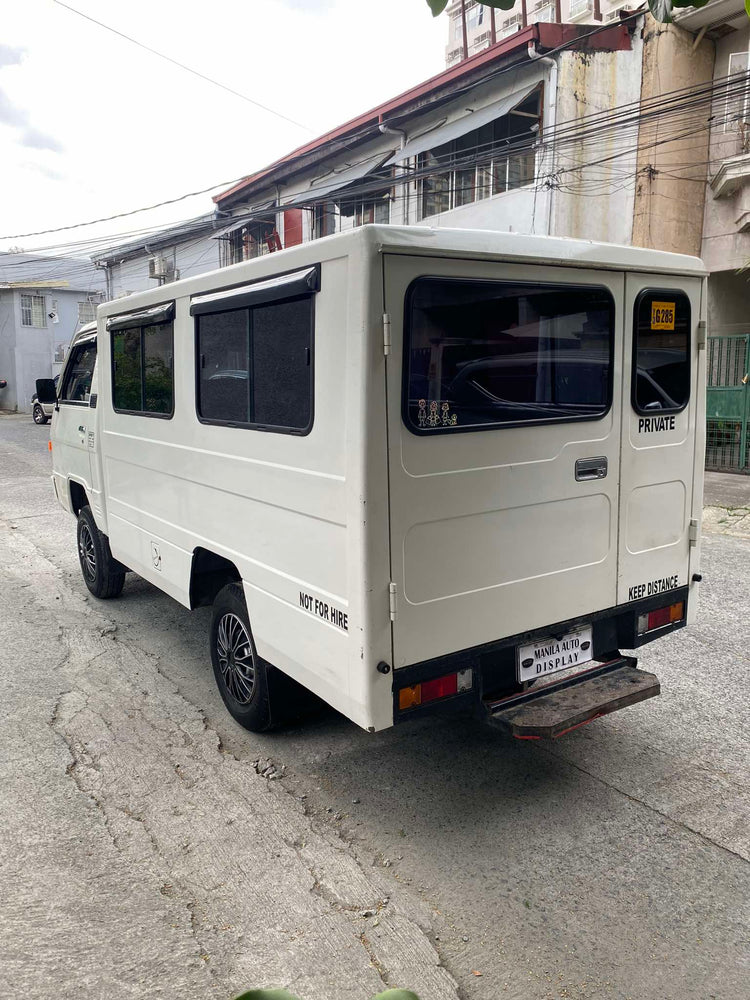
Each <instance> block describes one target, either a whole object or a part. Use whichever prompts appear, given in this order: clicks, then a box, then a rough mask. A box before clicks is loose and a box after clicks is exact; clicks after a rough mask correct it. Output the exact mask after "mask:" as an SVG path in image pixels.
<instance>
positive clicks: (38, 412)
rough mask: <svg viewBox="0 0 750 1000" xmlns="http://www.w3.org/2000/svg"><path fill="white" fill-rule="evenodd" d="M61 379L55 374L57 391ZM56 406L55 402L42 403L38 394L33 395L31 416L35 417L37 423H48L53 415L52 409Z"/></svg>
mask: <svg viewBox="0 0 750 1000" xmlns="http://www.w3.org/2000/svg"><path fill="white" fill-rule="evenodd" d="M59 381H60V376H59V375H55V378H54V382H55V391H57V383H58V382H59ZM54 408H55V404H54V403H40V402H39V399H38V398H37V394H36V393H34V395H33V396H32V397H31V416H32V417H33V419H34V423H35V424H46V423H47V421H48V420H49V418H50V417H51V416H52V410H53V409H54Z"/></svg>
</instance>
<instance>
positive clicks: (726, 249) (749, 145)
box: [701, 22, 750, 314]
mask: <svg viewBox="0 0 750 1000" xmlns="http://www.w3.org/2000/svg"><path fill="white" fill-rule="evenodd" d="M748 50H750V22H748V25H747V27H745V28H744V29H743V30H740V31H733V32H732V33H731V34H730V35H727V36H726V37H724V38H721V39H720V40H719V41H718V42H717V43H716V68H715V71H714V79H715V80H720V79H722V78H724V77H726V76H727V74H728V72H729V57H730V55H731V54H732V53H733V52H747V51H748ZM741 104H742V102H741V100H739V99H736V98H735V99H734V100H733V101H732V102H731V103H730V106H729V107H728V106H727V95H726V93H725V92H723V91H722V90H721V89H718V90H717V92H716V96H715V99H714V105H713V109H712V110H713V112H714V115H715V123H714V126H713V128H712V129H711V145H710V150H709V160H710V162H709V174H708V176H709V180H710V179H711V178H712V177H714V176H715V175H716V173H717V171H718V170H719V169H720V168H721V165H722V163H723V162H724V161H725V160H727V159H729V158H731V157H735V156H740V155H742V154H743V153H745V152H747V151H750V135H749V134H748V133H747V132H746V133H745V141H744V143H743V133H742V131H741V129H740V128H739V127H738V126H739V122H735V121H729V122H728V121H727V118H732V117H734V116H735V115H739V113H740V112H741ZM746 117H747V116H746ZM749 196H750V181H748V180H745V182H744V184H742V185H739V186H738V187H737V188H736V189H735V190H734V191H732V192H731V193H718V192H714V191H713V190H712V189H711V188H709V189H708V192H707V194H706V211H705V219H704V226H703V245H702V248H701V255H702V257H703V259H704V261H705V262H706V266H707V267H708V269H709V271H724V270H728V269H737V268H740V267H742V266H743V265H745V264H746V263H747V262H748V260H750V232H744V233H743V232H738V231H737V220H738V218H739V217H740V215H741V214H742V211H743V207H744V206H746V205H747V203H748V200H749ZM745 210H747V208H745ZM718 305H719V306H720V303H719V304H718ZM745 310H746V314H750V306H748V304H747V299H745Z"/></svg>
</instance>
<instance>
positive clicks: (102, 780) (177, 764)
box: [0, 416, 750, 1000]
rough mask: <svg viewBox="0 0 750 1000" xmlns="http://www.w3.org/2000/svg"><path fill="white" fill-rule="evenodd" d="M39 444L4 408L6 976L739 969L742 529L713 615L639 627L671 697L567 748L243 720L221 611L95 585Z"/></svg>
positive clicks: (210, 994) (89, 985) (670, 975)
mask: <svg viewBox="0 0 750 1000" xmlns="http://www.w3.org/2000/svg"><path fill="white" fill-rule="evenodd" d="M46 441H47V434H46V433H45V429H44V428H39V427H36V426H35V425H33V423H32V422H31V420H30V418H29V417H21V416H18V417H16V416H13V417H8V416H5V417H0V557H1V558H2V561H3V563H2V564H3V572H2V575H1V576H0V639H1V640H2V648H3V651H4V654H5V655H4V658H3V667H4V669H3V677H4V680H5V685H4V692H3V693H4V697H3V699H2V702H0V705H1V709H0V710H1V711H2V716H3V718H2V721H3V725H2V729H1V730H0V741H1V742H2V752H1V753H0V767H1V768H2V776H1V777H2V784H1V786H0V787H2V810H1V811H0V879H1V880H2V881H1V883H0V884H1V886H2V896H3V899H4V905H3V906H2V907H1V908H0V927H1V928H2V935H3V959H2V987H0V995H3V996H4V995H7V996H8V997H20V996H24V997H27V998H29V1000H42V998H44V1000H46V998H48V997H51V996H55V997H60V998H71V1000H72V998H73V997H76V998H77V1000H79V998H83V1000H100V998H101V1000H104V998H105V997H106V998H109V997H112V996H117V997H119V996H134V997H135V996H137V997H139V998H157V997H169V998H170V1000H171V998H177V1000H181V998H185V1000H187V998H188V997H190V998H191V1000H192V998H195V997H201V998H202V1000H203V998H222V1000H224V998H226V1000H229V998H230V997H232V996H234V995H236V994H238V993H240V992H242V990H245V989H249V988H252V987H258V986H285V987H286V988H288V989H289V990H291V992H292V993H295V994H297V995H299V996H300V997H302V998H303V1000H328V998H330V1000H339V998H342V1000H343V998H347V1000H348V998H352V1000H353V998H355V997H356V998H359V1000H368V998H369V997H371V996H372V995H373V994H374V993H376V992H378V990H380V989H383V988H384V984H385V985H388V986H395V985H399V986H405V987H409V988H411V989H414V990H415V991H416V992H417V993H418V994H419V995H420V997H421V998H422V1000H433V998H437V1000H442V998H461V1000H469V998H470V1000H495V998H497V997H513V998H518V1000H521V998H524V1000H537V998H538V1000H548V998H549V1000H563V998H569V997H570V998H572V997H582V998H594V997H596V998H599V997H601V998H623V1000H624V998H627V997H632V998H634V1000H635V998H638V1000H644V998H653V1000H665V998H670V997H674V998H675V1000H677V998H679V1000H693V998H694V1000H708V998H712V997H713V998H722V1000H723V998H727V1000H728V998H730V997H731V998H732V1000H735V998H738V997H740V996H743V995H746V992H747V982H748V981H750V968H748V965H749V964H750V944H749V943H748V942H749V941H750V935H749V934H748V930H749V927H748V900H750V877H749V868H748V860H749V857H750V793H749V789H748V781H747V776H748V773H750V769H749V768H748V764H749V763H750V761H748V746H749V744H750V741H749V740H748V736H749V735H750V725H749V724H748V723H749V722H750V711H749V709H748V699H747V696H746V691H747V683H748V673H749V670H748V668H749V667H750V660H749V658H748V638H750V635H749V631H750V630H749V629H748V625H747V609H748V601H749V600H750V585H749V583H748V580H749V579H750V575H749V574H748V573H747V572H746V570H745V569H744V566H745V564H746V563H747V559H748V556H750V542H748V541H747V540H745V539H743V538H739V537H733V536H729V535H706V536H705V538H704V552H705V556H704V567H703V570H704V576H705V580H706V582H705V584H704V593H703V598H702V600H703V605H702V614H701V620H700V623H699V625H698V626H696V627H693V628H692V629H687V630H685V631H684V632H681V633H678V634H676V635H675V636H673V637H672V638H671V640H667V641H666V642H664V643H654V644H653V646H652V647H651V648H650V649H649V648H648V647H647V648H646V649H645V650H643V651H642V652H641V660H642V663H643V665H644V667H645V668H646V669H651V670H654V671H655V672H656V673H657V674H658V675H659V676H660V678H661V681H662V688H663V694H662V696H661V697H660V698H658V699H654V700H652V701H651V702H648V703H646V704H644V705H640V706H635V707H633V708H631V709H628V710H626V711H624V712H621V713H617V714H615V715H613V716H610V717H608V718H607V719H603V720H600V721H599V722H597V723H594V724H592V725H591V726H589V727H586V728H585V729H583V730H580V731H578V732H576V733H572V734H570V736H568V737H566V738H565V739H563V740H560V741H558V742H556V743H555V744H552V745H547V744H540V745H532V744H528V743H526V744H519V743H513V742H511V741H509V740H506V739H505V738H504V737H502V736H501V735H499V734H498V733H496V732H494V731H492V730H487V729H482V728H479V727H477V725H476V724H475V723H473V722H471V721H469V720H463V719H447V720H440V719H432V720H424V721H422V722H419V723H415V724H413V725H410V726H403V727H399V728H398V729H394V730H390V731H387V732H384V733H379V734H376V735H375V736H373V735H370V734H367V733H363V732H361V731H360V730H358V729H356V727H354V726H353V725H351V724H350V723H348V722H347V721H346V720H343V719H342V718H341V717H339V716H338V715H336V714H335V713H333V712H331V711H322V712H320V713H319V714H318V715H316V716H314V717H313V718H311V719H310V720H308V721H307V722H306V723H304V724H299V725H297V726H295V727H293V728H290V729H287V730H285V731H283V732H281V733H277V734H270V735H255V734H251V733H247V732H245V731H243V730H242V729H240V728H239V727H237V726H236V725H235V724H234V722H233V721H232V719H231V718H230V717H229V716H228V715H227V714H226V712H225V711H224V709H223V706H222V703H221V700H220V698H219V695H218V693H217V692H216V690H215V688H214V683H213V677H212V672H211V669H210V663H209V661H208V654H207V639H206V633H207V622H208V614H207V613H206V612H205V611H199V612H195V613H193V614H192V615H191V614H190V613H189V612H187V611H186V610H185V609H183V608H181V607H180V606H179V605H177V604H175V603H174V602H173V601H171V600H170V599H169V598H167V597H166V596H165V595H163V594H160V593H159V592H158V591H156V590H155V589H154V588H152V587H150V586H149V585H148V584H146V583H144V582H143V581H141V580H138V579H137V578H133V577H132V576H129V577H128V580H127V582H126V587H125V591H124V594H123V597H122V598H121V599H120V600H116V601H109V602H98V601H95V600H94V599H93V598H90V597H89V596H88V593H87V591H86V590H85V588H84V586H83V583H82V580H81V578H80V573H79V570H78V565H77V560H76V553H75V544H74V534H75V533H74V522H73V520H72V519H71V518H69V517H68V516H66V515H65V514H64V513H63V512H62V510H60V509H59V508H58V507H57V506H56V504H55V502H54V499H53V497H52V496H51V492H52V491H51V486H50V483H49V479H48V466H49V460H48V455H47V452H46ZM6 991H7V992H6Z"/></svg>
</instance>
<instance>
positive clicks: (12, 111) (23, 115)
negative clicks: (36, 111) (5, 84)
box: [0, 88, 29, 128]
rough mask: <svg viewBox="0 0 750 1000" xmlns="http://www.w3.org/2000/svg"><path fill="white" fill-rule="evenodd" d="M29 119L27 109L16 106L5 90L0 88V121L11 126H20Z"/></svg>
mask: <svg viewBox="0 0 750 1000" xmlns="http://www.w3.org/2000/svg"><path fill="white" fill-rule="evenodd" d="M28 120H29V113H28V111H24V110H23V108H17V107H16V106H15V105H14V103H13V101H11V99H10V98H9V97H8V95H7V94H6V93H5V91H4V90H3V89H2V88H0V122H2V124H3V125H10V126H11V127H12V128H22V127H23V126H24V125H25V124H26V123H27V122H28Z"/></svg>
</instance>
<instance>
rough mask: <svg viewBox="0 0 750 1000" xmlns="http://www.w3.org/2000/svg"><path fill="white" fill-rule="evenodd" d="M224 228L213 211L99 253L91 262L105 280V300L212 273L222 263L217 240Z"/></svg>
mask: <svg viewBox="0 0 750 1000" xmlns="http://www.w3.org/2000/svg"><path fill="white" fill-rule="evenodd" d="M221 227H222V221H221V218H220V217H219V216H218V215H217V213H216V212H212V213H210V214H207V215H202V216H199V217H198V218H196V219H189V220H188V221H187V222H183V223H180V225H177V226H170V227H168V228H165V229H161V230H159V231H157V232H154V233H150V234H149V235H147V236H144V237H142V238H140V239H137V240H129V241H128V242H127V243H121V244H118V245H116V246H112V247H109V248H107V249H106V250H100V251H98V252H97V253H96V255H95V256H94V257H92V261H93V262H94V265H95V266H96V267H97V268H98V269H99V270H100V271H101V272H102V275H103V277H104V283H105V289H106V298H107V299H119V298H121V297H122V296H123V295H129V294H130V293H131V292H142V291H144V290H145V289H147V288H154V286H155V285H166V284H169V283H170V282H172V281H177V279H178V278H189V277H191V276H192V275H194V274H203V273H204V272H205V271H213V270H214V269H215V268H217V267H219V266H220V263H221V261H220V254H219V248H220V244H219V242H218V241H217V239H216V234H217V231H218V230H219V229H220V228H221Z"/></svg>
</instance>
